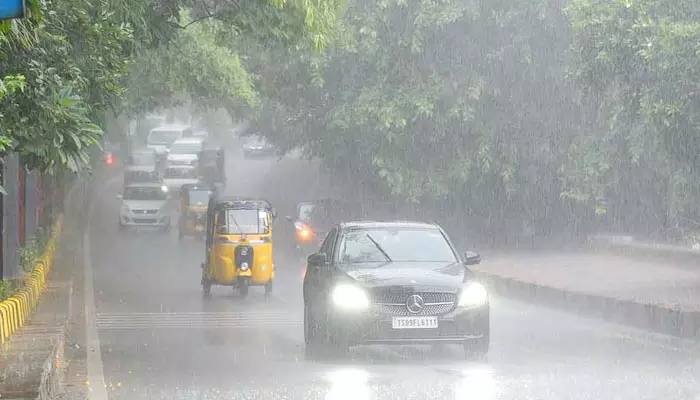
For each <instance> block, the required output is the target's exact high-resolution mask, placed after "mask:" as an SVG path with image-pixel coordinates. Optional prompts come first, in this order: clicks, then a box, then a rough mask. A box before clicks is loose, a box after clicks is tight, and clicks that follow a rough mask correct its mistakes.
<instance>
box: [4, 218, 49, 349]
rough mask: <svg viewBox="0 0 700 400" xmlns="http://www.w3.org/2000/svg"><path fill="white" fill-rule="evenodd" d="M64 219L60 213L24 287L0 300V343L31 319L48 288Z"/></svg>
mask: <svg viewBox="0 0 700 400" xmlns="http://www.w3.org/2000/svg"><path fill="white" fill-rule="evenodd" d="M62 221H63V215H60V216H59V217H58V218H57V219H56V222H55V223H54V226H53V227H52V229H51V236H50V237H49V240H48V241H47V243H46V248H45V249H44V252H43V253H42V255H41V258H40V259H39V260H38V261H37V263H36V265H35V266H34V269H33V270H32V272H31V273H30V274H28V275H27V277H26V278H25V280H24V284H23V285H22V287H21V288H19V290H17V292H16V293H15V294H14V295H13V296H11V297H9V298H7V299H5V300H3V301H0V345H2V344H5V343H6V342H7V341H8V340H9V339H10V337H11V336H12V334H13V333H15V332H16V331H17V330H18V329H19V328H21V327H23V326H24V324H25V323H27V322H28V321H29V319H30V317H31V315H32V312H33V311H34V309H35V308H36V306H37V305H38V304H39V298H40V297H41V293H42V292H43V291H44V290H46V287H47V278H48V275H49V272H50V271H51V267H52V266H53V261H54V256H55V255H56V249H57V247H58V242H59V239H60V236H61V225H62Z"/></svg>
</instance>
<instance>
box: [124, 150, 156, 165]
mask: <svg viewBox="0 0 700 400" xmlns="http://www.w3.org/2000/svg"><path fill="white" fill-rule="evenodd" d="M129 164H131V165H155V164H156V156H155V154H153V153H134V154H132V155H131V156H130V157H129Z"/></svg>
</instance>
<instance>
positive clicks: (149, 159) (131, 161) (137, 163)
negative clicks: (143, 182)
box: [126, 147, 160, 172]
mask: <svg viewBox="0 0 700 400" xmlns="http://www.w3.org/2000/svg"><path fill="white" fill-rule="evenodd" d="M159 165H160V162H159V161H158V156H157V155H156V152H155V150H153V149H149V148H146V147H144V148H140V149H136V150H133V151H132V152H131V154H129V156H128V157H127V158H126V166H127V168H130V167H139V169H140V170H144V171H145V170H151V171H154V172H157V171H158V170H159Z"/></svg>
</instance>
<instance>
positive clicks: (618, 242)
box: [588, 235, 700, 268]
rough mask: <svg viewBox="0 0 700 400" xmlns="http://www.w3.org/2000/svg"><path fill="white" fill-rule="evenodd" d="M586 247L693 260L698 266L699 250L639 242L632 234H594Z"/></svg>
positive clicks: (630, 254) (637, 255) (674, 259)
mask: <svg viewBox="0 0 700 400" xmlns="http://www.w3.org/2000/svg"><path fill="white" fill-rule="evenodd" d="M588 247H589V248H590V249H592V250H595V251H603V252H608V253H613V254H621V255H625V256H631V257H642V258H649V257H660V258H664V259H667V260H671V261H679V262H693V263H698V264H697V265H698V267H699V268H700V250H694V249H692V248H690V247H683V246H674V245H668V244H661V243H644V242H639V241H636V240H634V237H632V236H608V235H595V236H591V237H589V238H588Z"/></svg>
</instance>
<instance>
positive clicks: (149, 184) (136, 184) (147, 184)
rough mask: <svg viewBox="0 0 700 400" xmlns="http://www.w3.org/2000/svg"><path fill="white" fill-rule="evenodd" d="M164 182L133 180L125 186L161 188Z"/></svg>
mask: <svg viewBox="0 0 700 400" xmlns="http://www.w3.org/2000/svg"><path fill="white" fill-rule="evenodd" d="M162 186H163V184H162V183H161V182H131V183H127V184H125V185H124V187H141V188H160V187H162Z"/></svg>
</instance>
